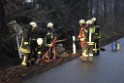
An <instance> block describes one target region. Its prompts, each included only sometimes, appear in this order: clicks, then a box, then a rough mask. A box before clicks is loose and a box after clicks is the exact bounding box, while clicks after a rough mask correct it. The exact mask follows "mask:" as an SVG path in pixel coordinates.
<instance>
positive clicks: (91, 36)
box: [86, 20, 94, 62]
mask: <svg viewBox="0 0 124 83" xmlns="http://www.w3.org/2000/svg"><path fill="white" fill-rule="evenodd" d="M86 24H87V27H86V29H87V31H88V33H87V35H86V42H87V47H86V55H87V57H88V60H89V62H92V61H93V53H94V52H93V49H94V28H93V27H91V26H92V21H91V20H88V21H87V22H86Z"/></svg>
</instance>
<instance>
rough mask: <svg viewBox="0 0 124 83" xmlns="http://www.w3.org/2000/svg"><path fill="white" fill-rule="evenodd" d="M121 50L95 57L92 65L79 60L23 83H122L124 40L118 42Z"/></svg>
mask: <svg viewBox="0 0 124 83" xmlns="http://www.w3.org/2000/svg"><path fill="white" fill-rule="evenodd" d="M118 41H119V42H120V46H121V50H120V51H118V52H113V51H111V44H109V45H106V46H104V48H105V49H106V51H105V52H101V54H100V56H95V57H94V60H93V63H83V62H81V60H80V59H79V58H77V59H74V60H72V61H70V62H68V63H65V64H63V65H61V66H59V67H56V68H53V69H51V70H49V71H47V72H44V73H42V74H40V75H38V76H36V77H33V78H31V79H29V80H26V81H25V82H23V83H124V38H122V39H120V40H118Z"/></svg>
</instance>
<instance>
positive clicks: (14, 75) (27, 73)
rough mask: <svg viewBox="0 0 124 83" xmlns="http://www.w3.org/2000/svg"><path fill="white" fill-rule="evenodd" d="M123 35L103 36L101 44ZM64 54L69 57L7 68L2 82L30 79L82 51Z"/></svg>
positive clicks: (17, 81) (77, 55)
mask: <svg viewBox="0 0 124 83" xmlns="http://www.w3.org/2000/svg"><path fill="white" fill-rule="evenodd" d="M121 37H123V36H122V35H117V36H113V37H107V38H103V39H101V40H100V46H104V45H106V44H108V43H111V42H112V41H115V40H117V39H119V38H121ZM63 55H69V57H66V58H59V59H58V60H56V61H53V62H49V63H40V64H38V65H34V66H32V67H24V66H21V65H17V66H12V67H9V68H6V69H4V70H3V71H1V72H0V83H21V82H22V81H24V80H26V79H30V78H31V77H32V76H36V75H38V74H41V73H42V72H45V71H48V70H50V69H52V68H54V67H57V66H59V65H62V64H64V63H66V62H68V61H70V60H73V59H75V58H77V57H79V56H80V55H81V53H80V51H79V53H77V54H72V53H70V52H68V53H67V52H66V53H64V54H63Z"/></svg>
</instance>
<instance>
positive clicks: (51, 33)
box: [46, 22, 57, 60]
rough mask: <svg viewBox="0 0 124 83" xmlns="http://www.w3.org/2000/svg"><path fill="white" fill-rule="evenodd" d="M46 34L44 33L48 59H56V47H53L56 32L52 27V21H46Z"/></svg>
mask: <svg viewBox="0 0 124 83" xmlns="http://www.w3.org/2000/svg"><path fill="white" fill-rule="evenodd" d="M47 28H48V31H47V34H46V43H47V50H49V52H48V56H49V58H50V59H53V60H55V59H56V49H55V47H54V43H55V41H56V38H57V32H56V29H55V28H54V24H53V23H52V22H49V23H47Z"/></svg>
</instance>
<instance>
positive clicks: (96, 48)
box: [91, 17, 101, 55]
mask: <svg viewBox="0 0 124 83" xmlns="http://www.w3.org/2000/svg"><path fill="white" fill-rule="evenodd" d="M91 21H92V23H93V27H94V29H95V33H94V55H99V53H100V52H99V51H100V49H99V39H100V38H101V33H100V26H98V25H97V21H96V18H95V17H93V18H92V19H91Z"/></svg>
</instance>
